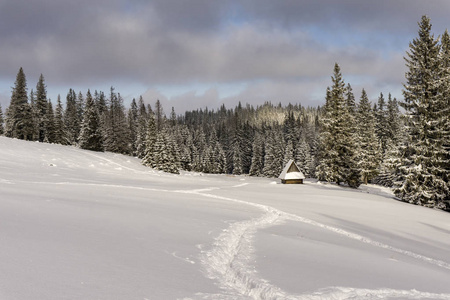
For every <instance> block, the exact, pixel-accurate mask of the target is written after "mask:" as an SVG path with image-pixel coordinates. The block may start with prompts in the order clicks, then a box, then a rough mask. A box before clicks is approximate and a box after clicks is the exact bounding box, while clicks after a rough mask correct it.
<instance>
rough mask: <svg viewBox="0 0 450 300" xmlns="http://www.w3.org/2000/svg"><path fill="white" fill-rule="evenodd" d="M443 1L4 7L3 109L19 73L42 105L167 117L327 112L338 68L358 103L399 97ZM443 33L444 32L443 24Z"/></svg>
mask: <svg viewBox="0 0 450 300" xmlns="http://www.w3.org/2000/svg"><path fill="white" fill-rule="evenodd" d="M449 13H450V1H448V0H429V1H418V0H395V1H393V0H377V1H369V0H367V1H364V0H310V1H302V0H277V1H274V0H235V1H233V0H230V1H227V0H220V1H219V0H177V1H175V0H155V1H151V0H149V1H146V0H128V1H125V0H77V1H65V0H33V1H29V0H0V103H1V104H2V107H3V109H5V107H7V106H8V105H9V101H10V96H11V87H12V86H13V85H14V81H15V76H16V74H17V71H18V70H19V68H20V67H23V69H24V71H25V74H26V76H27V80H28V89H29V90H31V89H32V88H34V89H35V87H36V83H37V80H38V78H39V75H40V74H41V73H42V74H43V75H44V77H45V80H46V84H47V90H48V96H49V97H50V98H51V99H52V100H53V102H55V101H56V97H57V95H58V94H61V97H62V99H63V101H65V96H66V94H67V92H68V90H69V88H73V89H75V90H76V91H82V92H83V93H85V92H86V91H87V89H91V90H102V91H105V92H108V91H109V87H110V86H114V87H115V88H116V91H118V92H120V93H121V95H122V96H123V97H124V98H125V100H126V102H127V103H129V101H130V100H131V99H132V98H138V97H139V95H142V96H143V97H144V100H145V102H146V103H150V104H154V102H155V101H156V99H160V100H161V101H162V102H163V106H164V107H165V109H166V111H169V110H170V106H174V107H175V110H176V111H177V112H179V113H182V112H184V111H185V110H189V109H197V108H204V107H206V106H208V107H209V108H216V107H218V106H219V105H220V104H222V103H225V105H226V106H227V107H233V106H234V105H236V103H237V102H238V101H241V102H242V103H251V104H254V105H258V104H262V103H264V101H272V102H274V103H278V102H282V103H283V104H287V103H289V102H291V103H301V104H303V105H305V106H308V105H312V106H316V105H320V104H323V103H324V95H325V90H326V87H327V86H329V85H330V84H331V80H330V76H331V74H332V70H333V65H334V63H335V62H338V63H339V64H340V65H341V69H342V72H343V75H344V80H345V81H346V82H349V83H351V84H352V86H353V89H354V92H355V95H356V97H358V98H359V96H360V92H361V88H362V87H364V88H365V89H366V90H367V91H368V93H369V95H370V96H371V98H372V99H375V98H376V97H377V95H378V94H379V93H380V92H383V93H384V94H387V93H389V92H391V93H392V94H393V95H394V96H396V97H398V98H400V97H401V89H402V82H404V73H405V67H404V61H403V56H404V55H405V51H407V50H408V45H409V42H410V41H411V40H412V39H413V38H415V37H416V35H417V30H418V26H417V22H418V21H419V20H420V17H421V16H422V15H424V14H426V15H428V16H429V17H430V18H431V22H432V24H433V32H434V33H435V35H436V36H438V35H440V34H442V33H443V32H444V30H445V29H446V28H447V27H448V25H449V24H448V14H449ZM446 21H447V22H446Z"/></svg>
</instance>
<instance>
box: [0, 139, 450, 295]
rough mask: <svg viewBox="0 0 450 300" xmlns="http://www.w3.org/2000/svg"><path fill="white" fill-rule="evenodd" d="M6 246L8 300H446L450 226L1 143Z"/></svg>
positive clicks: (332, 189)
mask: <svg viewBox="0 0 450 300" xmlns="http://www.w3.org/2000/svg"><path fill="white" fill-rule="evenodd" d="M275 183H277V184H275ZM0 232H1V234H0V240H1V241H0V257H1V260H0V268H1V270H2V272H0V299H16V300H19V299H108V300H109V299H349V298H351V299H399V298H401V299H450V285H449V284H448V282H450V215H449V214H448V213H446V212H443V211H438V210H433V209H428V208H424V207H419V206H414V205H410V204H406V203H403V202H399V201H396V200H394V199H393V197H392V196H391V194H390V193H389V191H387V190H384V189H381V188H377V187H376V186H369V187H367V186H361V187H360V188H359V189H357V190H354V189H349V188H342V187H338V186H334V185H330V184H320V183H316V182H312V181H307V182H306V183H305V184H304V185H281V184H278V181H277V180H275V179H267V178H252V177H247V176H225V175H203V174H200V173H190V172H184V173H182V174H181V175H172V174H166V173H162V172H157V171H154V170H152V169H149V168H147V167H144V166H142V165H141V164H140V161H139V160H138V159H136V158H132V157H128V156H123V155H119V154H113V153H97V152H89V151H84V150H80V149H77V148H74V147H69V146H61V145H51V144H44V143H37V142H25V141H21V140H15V139H8V138H4V137H0Z"/></svg>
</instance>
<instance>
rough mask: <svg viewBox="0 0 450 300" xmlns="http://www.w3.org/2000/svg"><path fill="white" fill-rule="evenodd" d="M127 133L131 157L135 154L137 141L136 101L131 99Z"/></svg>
mask: <svg viewBox="0 0 450 300" xmlns="http://www.w3.org/2000/svg"><path fill="white" fill-rule="evenodd" d="M127 120H128V132H129V133H130V145H129V147H130V151H131V154H132V155H135V154H136V150H137V149H136V140H137V124H138V107H137V104H136V99H134V98H133V100H132V101H131V104H130V108H129V109H128V115H127Z"/></svg>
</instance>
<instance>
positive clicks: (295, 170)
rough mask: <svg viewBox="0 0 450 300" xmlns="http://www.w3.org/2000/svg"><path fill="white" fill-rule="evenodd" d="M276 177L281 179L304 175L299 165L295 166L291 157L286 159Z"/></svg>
mask: <svg viewBox="0 0 450 300" xmlns="http://www.w3.org/2000/svg"><path fill="white" fill-rule="evenodd" d="M278 178H279V179H282V180H289V179H305V175H303V173H302V171H300V169H299V167H297V165H296V164H295V162H294V160H293V159H291V160H289V161H288V163H287V164H286V166H285V167H284V169H283V172H281V174H280V176H278Z"/></svg>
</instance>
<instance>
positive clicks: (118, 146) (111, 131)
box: [104, 87, 130, 154]
mask: <svg viewBox="0 0 450 300" xmlns="http://www.w3.org/2000/svg"><path fill="white" fill-rule="evenodd" d="M109 101H110V107H109V111H108V119H107V120H106V136H105V137H104V149H105V150H106V151H111V152H116V153H122V154H129V153H130V148H129V137H130V135H129V131H128V126H127V119H126V116H125V107H124V105H123V99H122V97H121V96H120V93H118V94H117V93H116V92H115V91H114V87H111V93H110V98H109Z"/></svg>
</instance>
